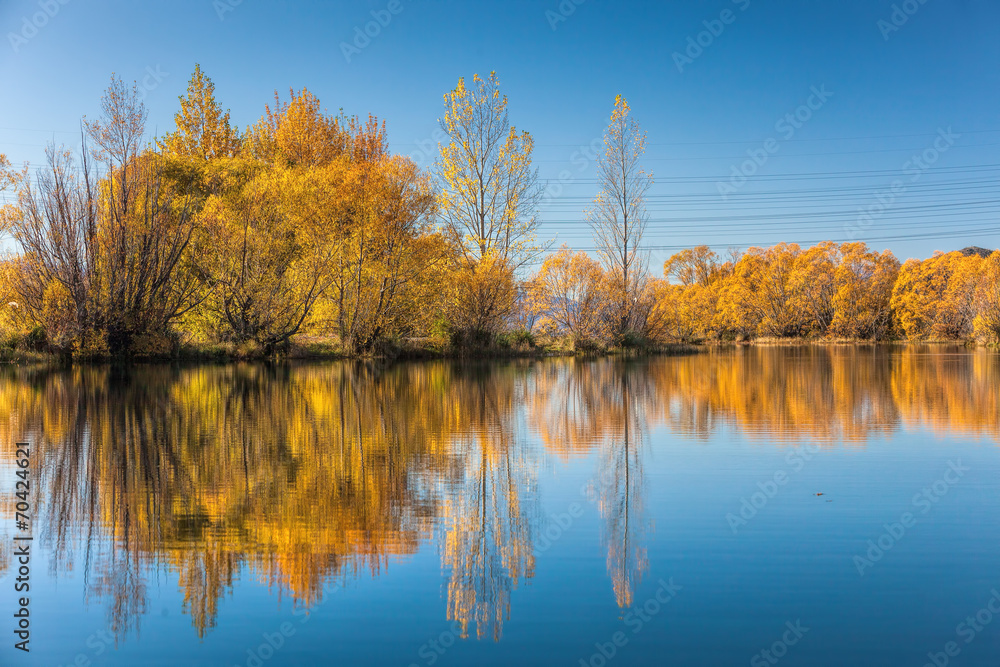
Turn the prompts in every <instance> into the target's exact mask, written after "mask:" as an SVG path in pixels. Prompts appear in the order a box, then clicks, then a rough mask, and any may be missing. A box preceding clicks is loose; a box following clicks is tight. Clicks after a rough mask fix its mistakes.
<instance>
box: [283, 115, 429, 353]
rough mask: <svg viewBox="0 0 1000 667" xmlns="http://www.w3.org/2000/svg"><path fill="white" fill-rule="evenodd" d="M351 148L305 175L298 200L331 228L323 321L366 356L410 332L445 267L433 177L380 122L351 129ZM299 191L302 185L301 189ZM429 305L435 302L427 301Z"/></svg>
mask: <svg viewBox="0 0 1000 667" xmlns="http://www.w3.org/2000/svg"><path fill="white" fill-rule="evenodd" d="M347 131H348V133H349V142H350V146H351V148H350V150H349V152H348V153H347V154H345V156H344V158H343V159H341V160H339V161H336V162H335V163H334V164H332V165H331V166H329V167H326V168H322V169H314V170H311V173H307V174H303V175H301V179H302V181H303V182H302V184H301V185H302V186H304V187H302V189H301V190H299V193H300V195H299V197H300V199H301V201H302V202H303V204H304V205H305V206H306V207H307V208H308V207H309V206H310V204H309V202H313V203H314V204H313V205H312V206H311V210H312V215H313V216H314V217H318V218H319V220H322V222H321V225H322V226H323V227H324V228H326V229H329V230H330V243H331V244H332V245H331V251H332V252H333V253H334V263H333V268H332V276H331V285H330V294H329V295H328V297H327V298H326V299H324V301H323V304H322V305H323V308H321V311H322V312H320V313H319V317H320V318H324V319H326V320H327V321H329V322H331V323H332V324H333V325H334V327H335V329H336V331H337V333H338V335H339V337H340V340H341V341H342V343H343V344H344V346H345V348H346V349H347V350H349V351H351V352H368V351H371V350H372V349H373V348H374V347H375V346H377V345H378V344H380V343H381V342H383V341H385V340H387V339H390V338H393V337H396V336H399V335H400V334H402V333H405V332H409V331H411V330H412V326H413V324H414V323H415V322H417V321H419V317H418V316H417V315H416V314H415V312H414V305H415V302H416V300H417V299H419V298H421V297H420V296H418V293H420V285H419V283H420V282H421V281H422V280H424V279H426V278H429V277H431V276H433V275H435V274H434V272H435V271H436V270H439V269H440V264H441V263H443V260H444V257H443V253H442V252H441V251H440V250H441V249H440V245H439V244H437V243H436V242H435V241H434V240H432V239H430V238H429V236H431V234H432V230H431V224H432V219H431V218H432V215H433V213H434V211H435V201H434V196H433V192H432V187H431V182H430V178H429V176H428V175H426V174H424V173H423V172H421V171H420V170H419V169H418V168H417V166H416V165H415V164H414V163H413V162H412V161H411V160H409V159H408V158H403V157H398V156H392V155H390V154H389V152H388V145H387V139H386V135H385V128H384V125H383V126H380V125H379V123H378V122H377V121H376V120H375V119H374V118H369V119H368V121H367V122H366V123H364V124H362V123H359V122H357V121H355V120H352V121H351V122H349V123H348V125H347ZM297 187H299V186H297ZM426 305H427V306H430V305H431V304H430V303H428V304H426Z"/></svg>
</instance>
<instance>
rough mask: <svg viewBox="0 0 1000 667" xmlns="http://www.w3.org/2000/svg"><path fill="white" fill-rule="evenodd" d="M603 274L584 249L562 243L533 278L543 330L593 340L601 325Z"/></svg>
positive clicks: (580, 340) (580, 339)
mask: <svg viewBox="0 0 1000 667" xmlns="http://www.w3.org/2000/svg"><path fill="white" fill-rule="evenodd" d="M602 281H603V275H602V271H601V266H600V264H598V263H597V262H595V261H594V260H593V259H591V258H590V257H589V256H588V255H587V253H585V252H577V253H574V252H573V251H572V250H570V249H569V248H568V247H566V246H563V247H562V248H561V249H560V250H559V252H557V253H553V254H551V255H549V256H548V257H547V258H546V259H545V262H544V263H543V264H542V267H541V269H540V270H539V272H538V275H537V277H536V278H535V289H536V290H538V292H537V293H538V297H539V299H538V301H539V310H540V311H541V313H542V318H541V323H540V325H541V326H542V328H543V329H549V330H552V331H554V332H558V333H567V334H569V335H570V336H572V338H573V339H574V340H575V341H577V342H584V341H588V340H589V341H593V340H595V339H596V338H597V336H598V332H599V328H600V317H601V307H602V304H601V297H602V290H601V287H602Z"/></svg>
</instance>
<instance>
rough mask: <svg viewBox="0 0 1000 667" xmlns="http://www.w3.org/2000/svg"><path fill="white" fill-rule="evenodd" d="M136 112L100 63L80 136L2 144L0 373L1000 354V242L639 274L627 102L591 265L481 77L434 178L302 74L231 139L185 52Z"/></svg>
mask: <svg viewBox="0 0 1000 667" xmlns="http://www.w3.org/2000/svg"><path fill="white" fill-rule="evenodd" d="M146 118H147V110H146V108H145V106H144V105H143V102H142V95H141V94H140V92H139V90H138V87H137V86H135V85H133V86H131V87H130V86H127V85H126V84H125V83H124V82H123V81H122V80H121V79H120V78H116V77H114V76H112V78H111V84H110V86H109V88H108V89H107V90H106V91H105V93H104V96H103V97H102V99H101V113H100V115H99V116H98V117H97V118H95V119H87V118H84V119H83V122H82V128H81V145H80V146H79V147H77V148H76V149H68V148H66V147H63V146H55V145H51V146H50V147H49V148H48V149H47V151H46V155H47V163H46V164H45V165H44V166H42V167H40V168H35V169H32V168H30V167H29V166H28V165H25V166H24V167H23V168H22V169H15V168H14V167H13V166H12V165H11V164H10V162H9V160H8V159H7V158H6V157H5V156H3V155H0V191H7V192H9V193H13V195H14V197H13V200H10V201H13V203H8V204H6V205H4V206H3V207H2V208H0V232H2V234H3V236H4V237H6V238H9V239H12V240H13V243H14V247H15V249H14V250H13V251H10V252H7V253H6V254H4V255H3V256H2V257H0V362H12V363H35V362H52V361H61V362H65V361H102V360H135V361H145V360H193V361H197V360H203V361H228V360H243V359H266V358H292V359H307V358H312V359H340V358H389V359H395V358H401V359H405V358H426V357H461V358H471V357H484V358H490V357H493V358H502V357H543V356H557V355H559V356H564V355H596V354H613V355H643V354H678V353H682V354H683V353H690V352H693V351H696V350H698V349H701V348H702V347H704V346H708V345H726V344H745V345H790V344H824V345H830V344H834V345H835V344H871V343H878V342H893V341H921V342H930V341H941V342H950V343H956V342H958V343H967V344H973V343H974V344H984V345H990V346H996V345H997V344H998V343H1000V251H992V250H987V249H983V248H978V247H970V248H965V249H964V250H961V251H953V252H948V253H941V252H938V253H935V255H934V256H932V257H930V258H927V259H923V260H919V259H909V260H907V261H905V262H900V261H899V260H898V259H897V258H896V257H895V256H894V255H893V254H892V253H891V252H890V251H888V250H885V251H883V252H877V251H875V250H872V249H869V248H868V246H867V245H866V244H865V243H863V242H859V241H850V242H844V243H836V242H832V241H827V242H823V243H819V244H816V245H813V246H811V247H807V248H802V247H800V246H799V245H797V244H794V243H779V244H777V245H775V246H772V247H769V248H756V247H754V248H749V249H747V250H745V251H740V250H730V251H729V253H728V254H727V255H726V256H720V255H718V254H717V253H716V252H714V251H712V250H711V249H710V248H709V247H707V246H699V247H695V248H690V249H686V250H682V251H680V252H678V253H676V254H674V255H673V256H672V257H670V258H668V259H667V260H666V261H665V262H664V264H663V266H662V270H661V269H660V267H650V250H649V248H648V247H646V246H645V245H644V243H643V237H644V232H645V229H646V225H647V222H648V219H649V217H648V215H647V212H646V208H645V201H646V196H647V193H648V191H649V189H650V187H651V186H652V183H653V180H652V175H651V174H649V173H648V172H647V171H645V169H644V168H643V166H642V159H643V156H644V153H645V146H646V135H645V133H644V132H643V131H642V130H641V129H640V127H639V125H638V123H637V122H636V120H635V118H634V116H633V115H632V110H631V108H630V107H629V105H628V102H627V101H626V100H625V99H624V98H622V97H621V96H619V97H617V98H616V99H615V102H614V106H613V111H612V114H611V117H610V122H609V125H608V127H607V130H606V132H605V134H604V150H603V152H602V153H601V154H600V155H599V156H598V158H597V171H598V173H597V185H596V187H595V195H594V198H593V200H592V202H591V205H590V206H589V207H588V208H587V209H586V210H584V211H581V213H582V215H581V218H580V225H587V226H588V227H589V228H590V230H591V231H592V235H593V246H594V250H593V254H592V255H591V254H588V253H586V252H583V251H575V252H574V250H573V249H571V248H569V247H566V246H562V247H561V248H558V249H556V250H555V251H553V248H552V246H553V245H554V243H553V242H547V241H545V240H544V239H539V225H540V221H539V218H538V215H537V212H538V209H539V207H540V205H541V204H542V203H543V202H545V201H546V199H547V195H548V194H549V193H546V191H545V189H544V187H543V184H542V183H541V182H540V181H539V178H538V171H537V169H536V168H535V167H534V166H533V163H532V155H533V150H534V139H533V137H532V136H531V135H530V134H529V133H528V132H524V131H519V130H517V129H516V128H515V126H514V125H513V124H512V123H511V121H510V119H509V117H508V111H507V98H506V96H504V95H503V94H502V93H501V92H500V85H499V81H498V79H497V76H496V74H495V73H491V74H490V75H489V76H488V77H486V78H481V77H479V76H478V75H476V76H474V77H473V79H472V81H471V82H469V83H468V84H467V83H466V81H465V80H464V79H459V81H458V84H457V86H456V88H455V89H454V90H452V91H450V92H449V93H447V94H446V95H445V96H444V115H443V118H442V119H441V121H440V123H441V129H442V131H443V133H444V136H445V140H444V141H443V142H442V144H441V145H440V147H439V148H440V157H439V158H438V160H437V163H436V164H435V165H434V167H433V168H432V169H427V170H425V169H422V168H420V167H419V166H418V165H417V164H416V163H415V162H414V161H413V160H412V159H410V158H407V157H404V156H400V155H393V154H392V153H391V152H390V150H389V142H388V138H387V134H386V126H385V122H384V121H380V120H379V119H376V118H375V117H373V116H369V117H368V118H367V119H363V118H360V117H356V116H354V117H350V116H346V115H345V114H344V113H343V112H341V113H339V114H337V115H331V114H329V113H327V112H326V111H325V110H324V109H323V107H322V106H321V104H320V102H319V100H318V99H317V98H316V97H315V96H314V95H313V94H312V93H310V92H309V91H308V90H306V89H303V90H300V91H295V90H291V91H290V92H289V97H288V99H283V98H282V97H281V96H280V95H278V94H277V93H275V97H274V101H273V102H272V104H270V105H267V106H265V109H264V113H263V115H262V116H261V118H260V120H259V121H257V122H256V123H255V124H253V125H251V126H249V127H247V128H245V129H243V130H240V129H239V128H237V127H235V126H234V125H233V124H232V123H231V122H230V118H229V112H228V111H223V110H222V108H221V106H220V105H219V104H218V103H217V102H216V99H215V87H214V84H213V83H212V81H211V80H210V79H209V78H208V77H207V76H206V75H205V74H204V73H203V72H202V71H201V68H200V67H196V68H195V71H194V74H193V75H192V77H191V80H190V82H189V85H188V90H187V94H186V95H184V96H182V97H180V110H179V111H178V112H177V113H176V115H175V127H174V128H173V130H172V131H171V132H170V133H168V134H167V135H165V136H162V137H157V138H154V139H153V140H152V141H148V140H147V138H146Z"/></svg>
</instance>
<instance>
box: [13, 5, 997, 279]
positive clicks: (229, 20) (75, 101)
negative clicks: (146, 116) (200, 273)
mask: <svg viewBox="0 0 1000 667" xmlns="http://www.w3.org/2000/svg"><path fill="white" fill-rule="evenodd" d="M46 11H47V13H48V15H44V14H42V15H40V14H39V12H46ZM373 12H374V14H373ZM378 19H381V21H382V23H383V24H384V25H379V24H377V23H371V22H372V21H376V20H378ZM26 21H27V23H26ZM32 23H35V24H40V25H41V27H38V28H37V30H33V28H35V27H36V26H35V25H32ZM366 27H367V29H368V31H369V33H371V34H374V36H373V37H367V40H368V41H367V43H366V42H365V41H364V39H357V41H355V40H356V38H358V32H359V31H362V32H363V31H364V30H365V29H366ZM998 29H1000V4H998V3H996V2H993V1H991V0H925V1H924V2H923V3H921V2H920V0H908V1H907V2H900V1H896V2H893V1H889V0H864V1H860V0H836V1H834V0H828V1H824V2H812V1H808V0H801V1H797V2H782V3H778V2H764V0H711V1H705V2H680V1H674V2H663V1H656V2H627V1H618V2H612V1H611V0H563V2H562V3H560V1H559V0H539V1H537V2H535V1H527V0H506V1H492V0H476V1H469V0H466V1H454V2H453V1H445V0H441V1H432V0H373V1H358V2H294V3H293V2H264V1H263V0H242V1H241V2H240V1H239V0H170V1H169V2H168V1H166V0H162V1H150V2H141V3H136V2H108V1H101V0H41V1H39V0H2V2H0V31H2V32H0V34H2V36H3V41H2V43H0V77H2V81H3V91H4V104H2V105H0V151H3V152H5V153H7V155H8V156H9V157H10V158H11V159H12V160H13V161H15V162H22V161H25V160H27V161H30V162H32V163H37V162H39V161H40V159H41V157H42V155H43V149H44V145H45V143H46V142H48V141H50V140H52V139H53V138H54V139H55V140H56V141H59V142H69V143H76V142H78V127H79V119H80V117H81V116H82V115H84V114H91V115H93V114H95V113H96V110H97V107H98V101H99V98H100V94H101V92H102V90H103V89H104V88H105V87H106V85H107V82H108V79H109V77H110V75H111V73H112V72H116V73H118V74H120V75H121V76H122V77H124V78H126V79H129V80H131V79H135V80H139V81H140V82H143V81H145V83H146V85H147V87H148V88H149V90H148V91H147V93H146V98H145V101H146V103H147V105H148V106H149V110H150V123H149V126H150V129H151V130H155V131H158V132H165V131H168V130H169V129H170V128H171V127H172V124H173V121H172V118H173V114H174V112H175V111H176V110H177V106H178V103H177V96H178V95H180V94H182V93H183V92H184V90H185V87H186V83H187V79H188V78H189V76H190V73H191V71H192V69H193V68H194V64H195V63H196V62H197V63H200V64H201V65H202V67H203V69H204V70H205V71H206V72H207V73H208V74H209V75H210V76H211V77H212V79H213V80H214V81H215V83H216V93H217V97H218V99H219V100H220V102H221V103H222V104H223V106H225V107H228V108H230V109H231V111H232V115H233V119H234V120H235V121H236V122H237V123H238V124H239V125H240V126H245V125H247V124H249V123H252V122H253V121H255V120H256V119H257V118H258V117H259V116H260V114H261V113H262V111H263V106H264V104H266V103H267V102H269V101H270V99H271V97H272V95H273V91H274V90H275V89H277V90H279V91H282V92H286V91H287V90H288V89H289V87H295V88H300V87H303V86H306V87H308V88H309V89H310V90H312V91H313V92H314V93H316V94H317V95H318V96H319V97H320V99H321V100H322V102H323V104H324V105H325V106H326V107H327V108H328V109H329V110H330V111H334V112H335V111H337V110H338V109H340V108H343V109H344V111H346V112H347V113H350V114H361V115H365V114H368V113H369V112H370V113H374V114H376V115H378V116H379V117H380V118H384V119H385V120H386V121H387V125H388V130H389V137H390V142H391V144H392V148H393V149H394V150H395V151H397V152H400V153H405V154H409V155H411V156H413V157H414V158H415V159H417V160H418V161H419V162H421V163H422V164H425V165H430V163H431V162H432V160H433V155H431V152H432V151H428V150H425V148H428V147H431V146H433V145H435V144H436V141H435V136H436V135H435V130H436V128H437V120H438V118H440V116H441V114H442V109H443V99H442V98H443V95H444V93H445V92H447V91H448V90H449V89H451V88H453V87H454V85H455V83H456V81H457V80H458V77H460V76H466V77H471V76H472V74H473V73H477V72H478V73H481V74H485V73H488V72H489V71H490V70H496V71H497V72H498V74H499V76H500V79H501V84H502V87H503V90H504V92H505V93H506V94H507V95H508V96H509V98H510V112H511V119H512V121H513V122H514V124H515V125H516V126H517V127H518V129H524V130H528V131H529V132H531V133H532V134H533V136H534V137H535V140H536V142H537V149H536V155H535V158H536V163H537V165H538V167H539V168H540V171H541V176H542V178H543V179H544V180H546V181H547V182H548V184H549V189H548V193H549V196H548V197H547V198H546V203H545V205H544V206H543V207H542V210H541V216H542V219H543V220H544V221H545V223H544V225H543V227H542V232H543V236H545V237H547V238H554V239H555V241H556V243H557V244H558V243H568V244H570V245H572V246H573V247H577V248H589V247H590V246H592V241H591V239H590V233H589V230H588V228H587V227H586V225H585V224H584V223H583V211H584V209H585V208H586V206H587V202H588V201H589V200H590V199H592V197H593V196H594V194H595V193H596V181H595V178H596V169H595V168H594V163H593V160H592V159H591V158H592V156H593V153H592V152H591V151H590V150H589V149H588V147H589V146H591V145H592V143H593V142H594V140H595V139H598V138H599V137H600V136H601V133H602V131H603V129H604V127H605V126H606V124H607V121H608V117H609V115H610V112H611V107H612V104H613V101H614V98H615V95H617V94H623V95H625V96H626V97H627V98H628V100H629V102H630V104H631V106H632V110H633V113H634V115H635V117H636V119H637V120H638V121H639V122H640V123H641V125H642V126H643V128H644V129H645V130H646V132H647V133H648V141H649V146H648V150H647V155H646V160H645V164H646V167H647V169H648V170H649V171H651V172H652V173H653V175H654V178H655V181H656V183H655V185H654V187H653V189H652V191H651V193H650V201H649V205H648V208H649V212H650V218H651V221H650V224H649V228H648V231H647V238H646V240H647V243H648V244H649V245H650V246H651V247H653V248H654V260H653V261H654V264H656V263H659V262H660V261H662V259H663V258H664V257H665V256H666V255H669V254H670V253H671V252H674V251H675V250H676V249H677V248H679V247H686V246H691V245H696V244H699V243H707V244H709V245H712V246H713V247H715V248H717V249H719V250H725V249H726V248H727V247H728V246H738V247H747V246H749V245H766V244H772V243H775V242H778V241H781V240H788V241H797V242H801V243H803V244H809V243H811V242H815V241H818V240H821V239H832V240H836V241H843V240H848V239H855V240H863V241H867V242H869V244H870V245H871V246H872V247H874V248H877V249H883V248H890V249H892V250H893V251H894V252H896V254H897V255H899V256H900V257H901V258H903V259H905V258H906V257H914V256H917V257H919V256H926V255H929V254H930V253H931V252H933V251H934V250H936V249H943V250H949V249H954V248H960V247H963V246H965V245H970V244H977V245H983V246H987V247H990V248H996V247H998V246H1000V216H998V213H1000V181H998V179H997V176H998V175H1000V154H998V151H997V148H998V147H1000V106H998V96H1000V92H998V91H1000V86H998V83H1000V71H998V67H997V65H998V63H1000V39H997V35H998V34H1000V30H998ZM699 42H700V44H699ZM345 44H346V45H349V47H347V48H345ZM345 51H346V52H347V54H346V55H345ZM817 93H818V94H817ZM810 105H811V108H810ZM788 114H792V116H791V118H788V117H787V115H788ZM796 114H798V118H796ZM769 140H770V141H769ZM752 156H756V162H754V159H753V157H752ZM914 158H916V159H914ZM748 160H749V162H748ZM723 195H725V196H723ZM865 211H867V215H865Z"/></svg>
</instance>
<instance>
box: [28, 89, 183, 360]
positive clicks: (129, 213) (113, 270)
mask: <svg viewBox="0 0 1000 667" xmlns="http://www.w3.org/2000/svg"><path fill="white" fill-rule="evenodd" d="M102 112H103V113H102V117H101V118H100V119H99V120H96V121H93V122H88V121H86V120H84V125H85V127H86V130H87V134H88V135H89V137H90V138H91V139H92V140H93V141H94V143H95V144H96V145H97V151H96V157H97V158H99V159H100V160H101V161H102V162H103V163H104V165H105V172H104V174H103V176H102V177H100V178H98V177H96V176H95V175H94V172H93V169H92V166H91V158H90V153H89V150H88V147H87V141H86V139H85V140H84V142H83V148H82V165H81V168H80V169H79V171H78V170H77V168H76V166H75V162H74V160H73V158H72V156H71V154H70V153H69V152H68V151H67V150H65V149H63V148H59V149H56V148H55V147H50V148H49V149H48V151H47V157H48V166H47V168H46V169H45V170H43V171H40V172H39V173H38V174H37V176H36V178H35V179H34V183H32V180H31V179H29V178H24V179H22V180H21V184H20V189H19V195H18V211H17V213H16V215H14V216H13V219H12V220H11V222H10V226H11V231H12V233H13V236H14V238H15V240H16V241H17V242H18V243H19V245H20V246H21V249H22V251H23V253H24V256H25V258H26V259H27V262H26V263H25V266H26V268H25V273H26V275H25V276H24V279H23V280H22V282H21V285H22V290H23V291H24V292H25V293H24V294H22V295H21V296H22V298H23V299H25V301H26V302H27V303H29V304H30V305H32V306H34V307H37V312H41V310H42V309H43V305H44V304H43V302H44V300H45V298H46V292H47V291H48V290H49V289H50V288H52V286H53V284H56V285H58V286H61V287H62V288H64V289H65V291H66V292H68V294H69V297H70V299H71V301H72V303H73V308H74V311H75V312H74V314H73V320H74V322H75V332H74V333H75V335H77V336H79V335H82V334H85V333H87V332H91V331H93V332H96V333H97V334H99V335H101V336H103V337H104V338H105V341H106V343H107V346H108V351H109V352H111V353H113V354H116V353H122V352H128V351H129V349H130V347H131V344H132V341H133V339H134V338H135V336H137V335H142V334H149V333H154V334H158V333H163V332H164V331H165V330H166V328H167V326H168V325H169V323H170V322H171V321H172V320H173V319H175V318H176V317H178V316H179V315H181V314H183V313H184V312H185V311H186V310H187V309H189V308H190V307H192V306H193V305H194V299H193V295H194V293H195V287H196V280H195V278H194V276H193V275H192V274H190V273H188V272H183V271H180V270H179V267H180V264H181V261H182V258H183V257H184V254H185V250H186V248H187V245H188V242H189V240H190V238H191V233H192V229H193V227H192V224H191V219H190V215H189V211H188V208H187V205H186V202H184V201H182V200H178V199H177V198H176V197H175V196H174V195H173V194H172V193H171V192H169V191H168V188H166V187H165V186H164V184H163V179H162V178H161V176H162V172H161V160H160V159H159V156H158V155H156V154H155V153H152V152H141V150H142V141H143V139H142V138H143V133H144V129H145V119H146V110H145V107H144V106H143V104H142V102H141V101H140V100H139V95H138V89H137V87H135V86H133V87H132V88H131V89H129V88H128V87H126V86H125V84H124V83H123V82H122V81H121V79H117V78H114V77H112V80H111V86H110V87H109V88H108V90H107V91H106V93H105V95H104V97H103V99H102Z"/></svg>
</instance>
